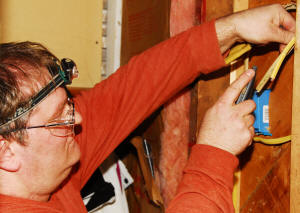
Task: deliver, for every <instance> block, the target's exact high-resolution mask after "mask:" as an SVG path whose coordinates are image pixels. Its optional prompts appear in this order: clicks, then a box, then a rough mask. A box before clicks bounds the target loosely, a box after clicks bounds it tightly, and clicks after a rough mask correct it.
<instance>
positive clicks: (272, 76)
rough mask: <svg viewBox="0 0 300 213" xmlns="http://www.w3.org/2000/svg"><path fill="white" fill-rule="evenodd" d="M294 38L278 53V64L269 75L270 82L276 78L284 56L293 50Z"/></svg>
mask: <svg viewBox="0 0 300 213" xmlns="http://www.w3.org/2000/svg"><path fill="white" fill-rule="evenodd" d="M295 40H296V38H295V36H294V37H293V38H292V40H291V41H290V42H289V43H288V44H287V45H286V47H285V48H284V49H283V51H282V52H281V53H280V55H279V56H278V62H277V63H276V66H275V67H274V70H273V72H272V74H271V81H273V80H274V79H275V78H276V75H277V73H278V71H279V68H280V66H281V64H282V62H283V60H284V59H285V57H286V55H287V54H288V53H289V52H290V50H291V49H292V48H293V46H294V44H295Z"/></svg>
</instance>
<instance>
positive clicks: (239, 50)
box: [225, 44, 251, 64]
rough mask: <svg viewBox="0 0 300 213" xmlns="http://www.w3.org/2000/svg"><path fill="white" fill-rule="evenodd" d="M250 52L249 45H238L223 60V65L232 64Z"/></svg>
mask: <svg viewBox="0 0 300 213" xmlns="http://www.w3.org/2000/svg"><path fill="white" fill-rule="evenodd" d="M249 50H251V45H250V44H238V45H236V46H234V47H233V48H232V49H231V50H230V52H229V55H228V56H227V57H226V58H225V63H226V64H230V63H231V62H233V61H234V60H235V59H237V58H238V57H240V56H241V55H243V54H244V53H246V52H248V51H249Z"/></svg>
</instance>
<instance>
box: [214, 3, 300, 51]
mask: <svg viewBox="0 0 300 213" xmlns="http://www.w3.org/2000/svg"><path fill="white" fill-rule="evenodd" d="M295 29H296V22H295V19H294V18H293V17H292V16H291V15H290V14H289V13H288V12H287V11H286V10H285V9H284V8H283V7H282V6H281V5H280V4H273V5H267V6H263V7H257V8H254V9H249V10H245V11H242V12H238V13H235V14H232V15H230V16H227V17H223V18H220V19H218V20H217V21H216V32H217V37H218V40H219V44H220V48H221V51H222V52H225V51H226V50H227V49H228V48H230V46H231V45H232V44H234V43H235V42H236V41H247V42H249V43H253V44H266V43H269V42H278V43H280V44H282V45H285V44H287V43H288V42H289V41H290V40H291V39H292V37H293V36H294V35H295Z"/></svg>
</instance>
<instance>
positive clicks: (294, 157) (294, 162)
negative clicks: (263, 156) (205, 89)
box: [290, 0, 300, 213]
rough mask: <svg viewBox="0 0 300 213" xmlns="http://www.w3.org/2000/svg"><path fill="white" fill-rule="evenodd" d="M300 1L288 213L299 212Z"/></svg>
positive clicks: (297, 14)
mask: <svg viewBox="0 0 300 213" xmlns="http://www.w3.org/2000/svg"><path fill="white" fill-rule="evenodd" d="M299 4H300V0H297V12H296V26H297V27H296V44H295V52H294V54H295V57H294V77H293V103H292V142H291V173H290V176H291V179H290V187H291V188H290V212H291V213H297V212H300V84H299V82H300V51H299V48H300V40H299V39H300V28H299V24H300V16H299V15H300V14H299V13H300V11H299Z"/></svg>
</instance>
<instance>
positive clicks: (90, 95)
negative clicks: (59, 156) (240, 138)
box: [0, 21, 237, 213]
mask: <svg viewBox="0 0 300 213" xmlns="http://www.w3.org/2000/svg"><path fill="white" fill-rule="evenodd" d="M222 66H224V59H223V57H222V55H221V52H220V50H219V46H218V41H217V37H216V32H215V27H214V21H212V22H208V23H206V24H203V25H201V26H197V27H193V28H192V29H190V30H188V31H186V32H183V33H181V34H179V35H177V36H175V37H173V38H171V39H169V40H167V41H165V42H162V43H160V44H158V45H156V46H155V47H153V48H151V49H149V50H147V51H145V52H143V53H142V54H140V55H138V56H135V57H133V58H132V59H131V60H130V61H129V63H128V64H127V65H125V66H123V67H121V68H120V69H119V70H118V71H117V72H116V73H115V74H113V75H112V76H111V77H110V78H108V79H106V80H104V81H102V82H101V83H99V84H97V85H96V86H95V87H94V88H93V89H90V90H89V91H85V92H83V93H81V94H80V95H78V96H77V97H75V99H74V101H75V107H76V110H77V111H79V112H80V113H81V115H82V118H83V122H82V131H81V133H80V134H78V135H76V141H77V142H78V143H79V145H80V149H81V152H82V155H81V159H80V162H79V164H77V165H76V166H74V169H73V171H72V173H71V174H70V176H69V178H68V180H67V181H66V183H65V184H64V185H62V186H61V187H60V188H59V189H58V190H57V191H56V192H55V193H54V194H53V195H52V196H51V199H50V200H49V201H48V202H38V201H33V200H27V199H23V198H17V197H11V196H6V195H0V212H10V213H14V212H22V213H27V212H30V213H38V212H49V213H50V212H70V213H74V212H76V213H77V212H78V213H80V212H86V209H85V206H84V204H83V201H82V199H81V196H80V190H81V188H82V187H83V186H84V184H85V183H86V182H87V181H88V179H89V178H90V176H91V175H92V174H93V172H94V171H95V170H96V169H97V167H98V166H99V165H100V164H101V163H102V162H103V160H104V159H105V158H106V157H107V156H108V155H109V154H110V153H111V152H112V151H113V150H114V149H115V148H116V147H117V146H118V145H119V144H120V143H121V142H122V141H123V140H124V139H125V138H126V137H127V136H128V135H129V134H130V133H131V132H132V131H133V130H134V129H135V128H136V127H137V126H138V125H139V124H140V123H141V122H142V121H143V120H144V119H145V118H147V117H148V116H149V115H150V114H151V113H152V112H153V111H155V110H156V109H157V108H158V107H159V106H160V105H162V104H163V103H164V102H165V101H166V100H167V99H168V98H170V97H171V96H172V95H174V94H175V93H176V92H178V91H179V90H181V89H182V88H184V87H185V86H186V85H188V84H189V83H191V82H192V81H193V80H194V79H195V78H196V77H197V76H198V75H199V74H200V73H204V74H206V73H209V72H211V71H213V70H216V69H219V68H220V67H222ZM236 165H237V159H236V158H235V157H234V156H233V155H231V154H229V153H227V152H224V151H222V150H219V149H216V148H213V147H210V146H203V145H196V146H195V147H194V148H193V151H192V154H191V158H190V160H189V163H188V165H187V167H186V169H185V175H184V178H183V181H182V183H181V185H180V187H179V194H178V196H177V197H176V198H175V201H174V202H172V203H171V204H170V208H169V210H167V212H177V211H178V212H217V211H218V210H223V211H224V212H230V211H232V201H231V190H232V181H233V178H232V174H233V170H234V168H235V167H236ZM33 178H34V177H33ZM188 209H189V210H188ZM202 210H203V211H202Z"/></svg>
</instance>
